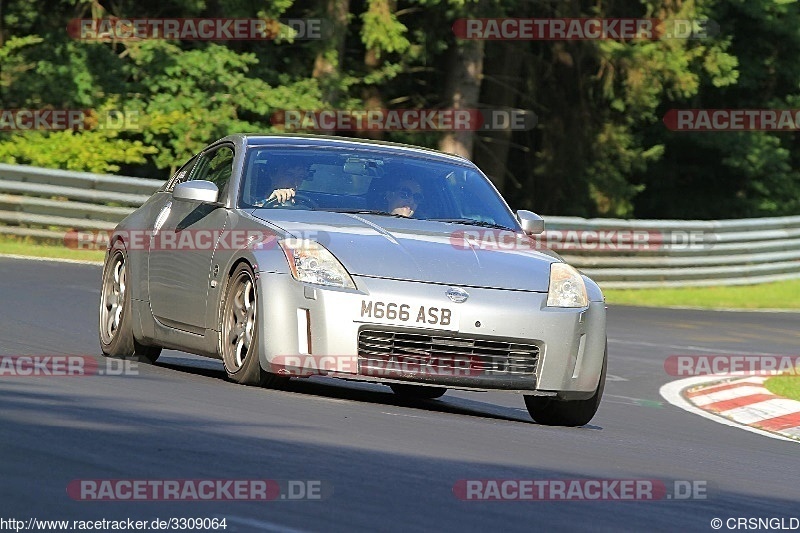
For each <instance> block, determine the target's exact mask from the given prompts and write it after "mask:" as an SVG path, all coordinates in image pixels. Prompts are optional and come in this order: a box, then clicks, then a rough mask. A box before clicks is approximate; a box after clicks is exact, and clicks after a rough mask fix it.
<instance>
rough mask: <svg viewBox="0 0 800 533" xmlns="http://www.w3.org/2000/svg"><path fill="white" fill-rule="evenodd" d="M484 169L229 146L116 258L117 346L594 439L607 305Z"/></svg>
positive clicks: (334, 151) (439, 160) (121, 246)
mask: <svg viewBox="0 0 800 533" xmlns="http://www.w3.org/2000/svg"><path fill="white" fill-rule="evenodd" d="M543 231H544V222H543V221H542V219H541V218H540V217H538V216H537V215H535V214H534V213H531V212H529V211H518V212H517V213H516V214H514V213H513V212H512V211H511V210H510V209H509V207H508V205H507V204H506V203H505V201H504V200H503V198H502V197H501V196H500V194H499V193H498V192H497V190H496V189H495V188H494V187H493V185H492V184H491V182H490V181H489V180H488V179H487V178H486V176H485V175H484V174H483V173H482V172H481V171H480V170H479V169H478V168H477V167H476V166H475V165H474V164H472V163H471V162H470V161H468V160H466V159H464V158H461V157H456V156H452V155H448V154H444V153H440V152H437V151H434V150H428V149H423V148H418V147H413V146H405V145H399V144H391V143H384V142H374V141H365V140H355V139H345V138H336V137H320V136H304V135H292V136H285V135H231V136H229V137H225V138H224V139H221V140H219V141H217V142H215V143H213V144H211V145H210V146H208V147H207V148H206V149H204V150H203V151H202V152H200V153H199V154H197V155H196V156H195V157H193V158H192V159H190V160H189V161H188V162H187V163H186V164H185V165H183V166H182V167H181V168H180V169H179V170H178V171H177V172H176V173H175V175H174V176H172V178H171V179H169V180H168V181H167V182H166V184H165V185H164V186H163V187H162V188H161V189H160V190H159V191H158V192H156V193H155V194H154V195H153V196H152V197H151V198H150V199H149V200H148V201H147V202H146V203H145V204H144V205H142V207H141V208H139V209H137V210H136V211H135V212H134V213H132V214H131V215H130V216H128V217H127V218H126V219H125V220H123V221H122V222H121V223H120V224H119V225H118V226H117V228H116V229H115V230H114V232H113V233H112V235H111V236H110V240H109V247H108V252H107V254H106V260H105V266H104V269H103V278H102V294H101V302H100V323H99V326H100V327H99V329H100V342H101V345H102V350H103V352H104V353H105V354H107V355H110V356H118V357H127V356H134V355H135V356H137V357H138V358H139V359H141V360H148V361H155V360H156V358H157V357H158V356H159V354H160V352H161V349H162V348H169V349H177V350H183V351H186V352H191V353H194V354H198V355H203V356H208V357H215V358H219V359H222V361H223V364H224V366H225V370H226V372H227V375H228V376H229V377H230V379H232V380H234V381H236V382H238V383H242V384H247V385H261V386H267V387H279V386H281V384H283V383H285V381H286V380H288V379H290V378H292V377H308V376H314V375H325V376H333V377H338V378H343V379H349V380H360V381H369V382H377V383H385V384H387V385H389V386H390V387H391V388H392V390H393V391H394V392H395V393H397V394H399V395H402V396H405V397H408V398H414V399H425V400H430V399H434V398H438V397H440V396H441V395H442V394H444V393H445V391H446V390H447V389H448V388H452V389H465V390H478V391H486V390H503V391H510V392H519V393H521V394H523V396H524V399H525V405H526V406H527V408H528V411H529V412H530V414H531V416H532V417H533V419H534V420H536V421H537V422H539V423H543V424H554V425H568V426H577V425H583V424H586V423H588V422H589V421H590V420H591V419H592V417H593V416H594V414H595V412H596V411H597V408H598V405H599V404H600V398H601V396H602V394H603V386H604V383H605V375H606V365H607V349H606V307H605V302H604V298H603V294H602V293H601V291H600V289H599V287H598V286H597V285H596V284H595V283H594V282H593V281H592V280H590V279H589V278H587V277H586V276H583V275H581V274H580V273H579V272H577V271H576V270H575V269H574V268H572V267H571V266H569V265H567V264H566V263H564V262H563V261H562V260H561V258H560V257H559V256H558V255H557V254H555V253H553V252H551V251H549V250H547V249H546V248H544V247H543V246H541V243H540V240H539V239H538V238H537V237H538V236H539V235H540V234H541V233H542V232H543Z"/></svg>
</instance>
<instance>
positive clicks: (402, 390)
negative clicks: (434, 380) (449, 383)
mask: <svg viewBox="0 0 800 533" xmlns="http://www.w3.org/2000/svg"><path fill="white" fill-rule="evenodd" d="M389 387H391V388H392V391H393V392H394V393H395V394H397V395H398V396H400V397H402V398H408V399H410V400H435V399H436V398H441V397H442V396H443V395H444V393H445V392H447V389H446V388H444V387H423V386H422V385H403V384H400V383H393V384H392V385H389Z"/></svg>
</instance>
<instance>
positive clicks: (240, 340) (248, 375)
mask: <svg viewBox="0 0 800 533" xmlns="http://www.w3.org/2000/svg"><path fill="white" fill-rule="evenodd" d="M258 297H259V296H258V285H257V284H256V278H255V275H254V274H253V270H252V269H251V268H250V265H248V264H247V263H242V264H240V265H239V266H238V267H236V270H234V272H233V275H232V276H231V278H230V280H229V282H228V287H227V289H226V291H225V296H224V299H223V301H222V304H221V305H220V309H221V316H220V354H221V355H222V362H223V364H224V366H225V372H226V373H227V374H228V377H229V378H230V379H231V380H233V381H235V382H236V383H240V384H242V385H260V386H265V387H273V388H274V387H277V386H278V385H281V384H283V383H285V382H286V381H287V380H286V378H283V377H281V376H276V375H275V374H272V373H270V372H267V371H265V370H264V369H262V368H261V363H260V362H259V360H258V337H259V325H258Z"/></svg>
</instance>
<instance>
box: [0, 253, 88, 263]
mask: <svg viewBox="0 0 800 533" xmlns="http://www.w3.org/2000/svg"><path fill="white" fill-rule="evenodd" d="M0 257H2V258H5V259H24V260H26V261H47V262H52V263H72V264H73V265H92V266H101V265H102V264H103V262H102V261H89V260H88V259H61V258H58V257H34V256H31V255H17V254H0Z"/></svg>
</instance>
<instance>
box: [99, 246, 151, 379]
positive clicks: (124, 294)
mask: <svg viewBox="0 0 800 533" xmlns="http://www.w3.org/2000/svg"><path fill="white" fill-rule="evenodd" d="M102 280H103V282H102V287H101V289H100V317H99V318H100V321H99V333H100V348H101V349H102V351H103V354H104V355H108V356H111V357H131V356H136V358H138V359H139V360H140V361H142V362H149V363H154V362H155V361H156V359H158V356H159V355H161V348H160V347H158V346H145V345H143V344H140V343H139V342H138V341H137V340H136V339H135V338H134V336H133V327H132V325H131V321H132V316H131V295H130V291H129V286H128V254H127V253H126V251H125V246H124V245H123V244H122V243H121V242H120V241H117V242H116V243H114V246H113V247H112V248H111V251H110V252H109V253H108V258H107V260H106V263H105V265H104V266H103V277H102Z"/></svg>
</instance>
